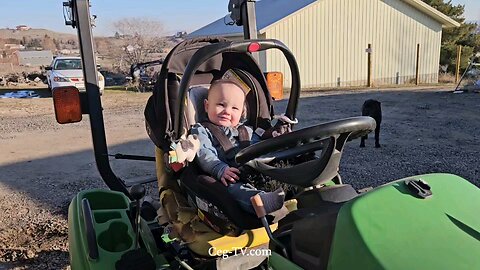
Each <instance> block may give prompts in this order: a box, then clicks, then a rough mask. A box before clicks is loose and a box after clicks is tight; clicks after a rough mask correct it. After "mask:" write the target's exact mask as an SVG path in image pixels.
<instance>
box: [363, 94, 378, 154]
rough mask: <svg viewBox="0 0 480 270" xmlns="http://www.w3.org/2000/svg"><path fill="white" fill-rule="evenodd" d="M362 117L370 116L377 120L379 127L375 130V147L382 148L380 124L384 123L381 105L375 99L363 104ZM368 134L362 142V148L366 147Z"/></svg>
mask: <svg viewBox="0 0 480 270" xmlns="http://www.w3.org/2000/svg"><path fill="white" fill-rule="evenodd" d="M362 115H363V116H370V117H372V118H373V119H375V122H376V123H377V127H376V128H375V147H377V148H379V147H380V142H379V141H380V124H381V123H382V106H381V103H380V102H379V101H377V100H374V99H368V100H366V101H365V102H364V103H363V106H362ZM367 138H368V134H367V135H365V136H363V137H362V139H361V142H360V147H365V140H366V139H367Z"/></svg>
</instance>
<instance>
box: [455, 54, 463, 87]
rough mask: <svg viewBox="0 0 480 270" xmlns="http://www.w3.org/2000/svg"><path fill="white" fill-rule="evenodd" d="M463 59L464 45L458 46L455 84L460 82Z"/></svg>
mask: <svg viewBox="0 0 480 270" xmlns="http://www.w3.org/2000/svg"><path fill="white" fill-rule="evenodd" d="M461 58H462V45H458V46H457V61H455V62H456V64H455V65H456V66H455V83H458V81H459V80H460V64H461V62H462V60H461Z"/></svg>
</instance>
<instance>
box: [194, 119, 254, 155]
mask: <svg viewBox="0 0 480 270" xmlns="http://www.w3.org/2000/svg"><path fill="white" fill-rule="evenodd" d="M202 125H203V126H204V127H206V128H207V129H208V130H209V131H210V132H211V133H212V136H213V137H215V139H217V141H218V143H220V146H222V150H223V152H224V153H225V156H226V157H227V158H229V159H230V158H233V156H232V153H234V151H231V150H232V149H234V148H235V147H234V145H233V143H232V142H231V141H230V139H229V138H228V137H227V135H225V133H223V131H222V130H221V129H220V127H218V126H217V125H215V124H212V123H210V122H203V123H202ZM237 130H238V140H239V146H238V147H239V148H240V149H243V148H245V147H247V146H249V145H250V136H249V134H248V131H247V128H246V127H245V126H244V125H240V126H238V127H237Z"/></svg>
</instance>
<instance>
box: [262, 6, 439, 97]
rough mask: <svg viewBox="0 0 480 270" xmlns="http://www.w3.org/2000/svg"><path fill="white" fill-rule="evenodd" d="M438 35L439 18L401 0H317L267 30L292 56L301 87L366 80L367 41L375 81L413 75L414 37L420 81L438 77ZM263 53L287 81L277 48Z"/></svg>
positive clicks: (268, 65)
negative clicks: (370, 50)
mask: <svg viewBox="0 0 480 270" xmlns="http://www.w3.org/2000/svg"><path fill="white" fill-rule="evenodd" d="M441 35H442V26H441V24H440V23H439V22H437V21H435V20H434V19H432V18H431V17H429V16H427V15H425V14H423V13H421V12H420V11H418V10H417V9H415V8H413V7H411V6H409V5H408V4H406V3H404V2H403V1H401V0H319V1H317V2H316V3H314V4H312V5H310V6H308V7H306V8H305V9H303V10H301V11H299V12H297V13H294V14H291V15H290V16H288V17H286V18H285V19H283V20H281V21H279V22H277V23H276V24H273V25H272V26H270V27H268V28H267V29H266V30H265V37H266V38H275V39H279V40H281V41H282V42H284V43H285V44H286V45H287V46H288V47H289V48H290V50H291V51H292V52H293V54H294V55H295V56H296V58H297V62H298V65H299V69H300V73H301V77H302V78H301V81H302V87H304V88H312V87H336V86H360V85H366V80H367V66H368V64H367V53H366V48H367V46H368V44H369V43H370V44H372V51H373V53H372V72H373V73H372V74H373V78H372V79H373V84H374V85H381V84H403V83H409V82H412V81H414V79H415V70H416V54H417V43H418V44H420V54H419V55H420V58H419V74H420V76H419V79H420V83H434V82H437V81H438V67H439V66H438V65H439V61H440V42H441ZM265 58H266V59H265V61H266V69H267V70H268V71H281V72H283V73H284V75H285V78H286V80H285V85H286V86H289V85H290V71H289V69H288V64H287V62H286V61H285V59H284V58H283V56H282V55H281V53H280V52H278V51H272V50H270V51H268V52H267V53H266V57H265Z"/></svg>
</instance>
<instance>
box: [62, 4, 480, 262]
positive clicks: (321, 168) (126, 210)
mask: <svg viewBox="0 0 480 270" xmlns="http://www.w3.org/2000/svg"><path fill="white" fill-rule="evenodd" d="M232 2H238V3H237V4H239V5H233V4H232V3H231V5H230V6H231V8H232V7H235V6H236V7H237V8H240V9H241V10H240V11H238V10H237V11H236V12H232V14H237V15H238V14H240V15H239V16H241V18H243V23H242V24H243V25H244V27H245V29H248V28H249V27H250V26H251V24H252V20H254V15H253V16H252V14H251V13H249V10H251V6H250V7H249V5H251V4H252V3H254V2H248V1H232ZM66 6H67V7H68V8H71V9H72V14H73V18H71V19H72V21H71V22H70V24H72V25H74V26H75V27H77V28H78V34H79V38H80V43H81V44H82V50H81V52H82V59H83V68H84V76H85V80H86V88H87V92H86V93H85V94H84V95H81V94H79V92H78V90H77V89H75V88H68V87H67V88H58V89H54V91H53V98H54V103H55V112H56V117H57V120H58V122H59V123H70V122H75V121H79V120H81V115H82V113H88V114H89V115H90V121H91V128H92V137H93V141H94V150H95V157H96V162H97V167H98V169H99V172H100V174H101V176H102V178H103V180H104V181H105V183H106V184H107V186H108V187H109V188H110V190H101V189H95V190H86V191H82V192H80V193H79V194H77V195H76V196H75V197H74V198H73V200H72V202H71V204H70V207H69V212H68V227H69V234H68V235H69V247H70V262H71V268H72V269H253V268H255V269H332V270H338V269H480V215H478V211H477V208H478V205H480V190H479V189H478V188H477V187H475V186H474V185H473V184H471V183H470V182H468V181H467V180H465V179H462V178H461V177H458V176H455V175H451V174H426V175H417V176H412V177H408V178H405V179H400V180H397V181H393V182H391V183H388V184H385V185H383V186H380V187H377V188H374V189H373V190H370V191H368V192H364V193H361V194H359V193H358V192H357V191H355V190H354V189H353V188H352V186H350V185H348V184H344V183H343V182H342V180H341V178H340V175H339V163H340V159H341V155H342V151H343V149H344V146H345V144H346V143H347V142H348V141H349V140H352V139H355V138H358V137H360V136H363V135H365V134H367V133H369V132H371V131H372V130H374V129H375V121H374V120H373V119H372V118H370V117H353V118H347V119H341V120H336V121H332V122H328V123H322V124H318V125H316V126H312V127H308V128H304V129H299V130H295V131H293V132H291V133H288V134H284V135H281V136H278V137H275V138H271V139H266V140H264V141H261V142H259V143H256V144H253V145H251V146H249V147H247V148H244V149H243V150H242V151H240V152H239V153H238V154H237V155H236V161H237V163H238V164H240V165H242V166H244V167H248V168H250V169H251V170H253V171H255V172H257V173H259V174H262V175H266V176H268V177H271V178H273V179H275V180H276V181H278V182H280V183H283V184H288V185H290V186H295V187H297V190H298V192H297V193H295V194H294V195H293V197H292V198H291V199H290V200H288V201H286V202H285V206H286V208H287V209H288V214H287V215H286V216H285V217H284V218H282V219H280V220H279V221H278V222H273V220H272V216H271V215H270V214H271V213H267V212H265V209H264V207H263V205H262V201H261V199H259V197H257V196H255V197H253V198H252V203H253V204H254V207H255V210H256V213H257V215H256V216H255V215H252V214H250V213H247V212H244V211H243V210H241V208H239V207H238V206H237V205H235V201H233V200H232V199H231V198H230V197H229V196H228V195H227V192H226V189H225V187H224V186H223V185H222V184H220V183H219V182H216V181H213V182H212V181H210V182H209V181H205V180H204V179H205V178H202V177H201V176H202V175H203V174H205V173H203V172H202V171H201V169H200V168H199V167H198V166H197V165H196V164H195V160H193V161H192V162H185V163H182V166H179V167H175V166H166V164H168V163H169V160H171V159H172V155H173V152H175V151H172V150H174V149H175V148H176V147H180V146H181V145H182V143H185V142H187V143H188V136H187V135H188V128H189V127H190V126H191V125H193V124H194V123H196V122H198V121H200V119H201V118H202V117H204V116H203V115H202V113H203V110H202V109H201V108H202V107H201V104H202V102H203V100H204V98H205V96H206V91H207V89H208V85H209V84H210V83H211V82H212V81H213V80H215V79H217V78H218V77H219V76H221V75H222V74H224V73H225V72H227V71H229V72H233V73H234V74H235V76H237V78H238V79H239V80H241V81H242V82H243V83H245V84H246V85H248V87H249V89H251V91H249V93H248V95H247V97H246V103H247V114H246V117H245V121H246V122H247V123H248V124H249V125H251V126H253V127H254V128H263V129H266V128H268V127H271V125H272V123H271V122H272V116H273V115H274V112H273V106H272V99H271V96H270V94H269V92H268V90H267V85H266V80H265V77H264V75H263V73H262V71H261V69H260V68H259V66H258V64H257V62H256V61H255V60H254V58H253V56H252V54H253V53H256V52H259V51H263V50H269V49H274V50H279V51H280V52H281V53H283V55H284V56H285V58H286V60H287V62H288V64H289V66H290V70H291V78H292V84H291V87H290V98H289V101H288V105H287V108H286V111H285V115H286V116H287V117H289V118H290V119H295V115H296V109H297V106H298V101H299V96H300V77H299V72H298V67H297V64H296V61H295V58H294V56H293V55H292V53H291V52H290V51H289V50H288V48H287V47H286V46H285V45H284V44H283V43H282V42H280V41H278V40H272V39H270V40H259V39H246V40H243V41H237V42H233V41H229V40H226V39H222V38H199V39H192V40H186V41H184V42H182V43H180V44H178V45H177V46H176V47H175V48H173V49H172V51H171V52H170V53H169V54H168V56H167V57H166V58H165V60H164V62H163V65H162V69H161V72H160V74H159V76H158V79H157V83H156V85H155V89H154V90H153V94H152V96H151V97H150V99H149V100H148V103H147V105H146V108H145V119H146V124H147V132H148V135H149V136H150V138H151V139H152V141H153V143H154V144H155V157H154V158H153V157H152V158H149V157H139V156H131V155H130V156H128V157H129V158H131V159H143V160H149V159H151V160H154V161H155V163H156V170H157V180H158V184H159V188H160V190H159V192H160V202H159V204H160V207H159V208H158V207H153V206H152V204H148V203H142V201H143V198H144V196H145V188H144V187H143V186H142V185H134V186H132V187H130V188H128V187H127V186H126V184H125V183H124V182H123V181H122V180H121V179H120V178H118V177H117V176H116V175H115V174H114V173H113V172H112V170H111V168H110V165H109V162H108V152H107V146H106V140H105V131H104V125H103V116H102V113H101V102H100V95H99V90H98V82H97V80H96V75H95V74H96V72H95V70H96V69H95V67H96V65H95V60H94V57H93V51H94V50H93V45H92V37H91V29H90V15H89V4H88V1H87V0H75V1H71V2H69V3H67V4H66ZM239 21H240V22H241V20H239ZM246 33H248V30H246ZM246 37H251V36H249V35H247V34H246ZM279 161H289V166H283V167H282V166H274V164H276V163H277V162H279ZM173 167H175V168H174V169H172V168H173Z"/></svg>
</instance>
